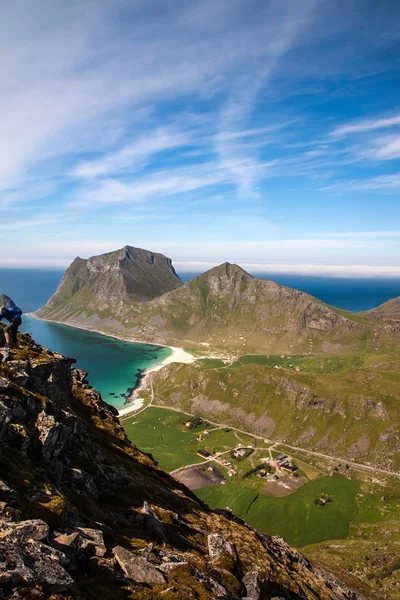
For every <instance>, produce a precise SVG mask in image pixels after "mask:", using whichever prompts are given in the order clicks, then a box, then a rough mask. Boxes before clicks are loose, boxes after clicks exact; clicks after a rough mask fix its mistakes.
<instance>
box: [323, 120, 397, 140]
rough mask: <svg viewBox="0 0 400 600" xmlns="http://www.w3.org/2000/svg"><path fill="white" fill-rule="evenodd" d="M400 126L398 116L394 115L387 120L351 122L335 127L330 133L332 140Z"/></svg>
mask: <svg viewBox="0 0 400 600" xmlns="http://www.w3.org/2000/svg"><path fill="white" fill-rule="evenodd" d="M399 126H400V115H394V116H392V117H387V118H381V117H380V118H379V117H378V118H375V119H363V120H358V121H352V122H351V123H346V124H344V125H340V126H339V127H336V128H335V129H334V130H333V131H332V132H331V134H330V135H331V136H332V137H333V138H342V137H346V136H348V135H352V134H356V133H365V132H368V131H375V130H376V129H389V128H391V127H399Z"/></svg>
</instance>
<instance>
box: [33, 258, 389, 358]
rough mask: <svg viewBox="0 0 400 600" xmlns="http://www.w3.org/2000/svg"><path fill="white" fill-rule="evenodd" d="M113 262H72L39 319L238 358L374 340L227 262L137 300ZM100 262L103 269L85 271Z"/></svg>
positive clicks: (359, 321)
mask: <svg viewBox="0 0 400 600" xmlns="http://www.w3.org/2000/svg"><path fill="white" fill-rule="evenodd" d="M142 252H145V251H142ZM104 257H106V258H104ZM116 257H117V258H118V253H111V254H109V255H104V256H103V257H95V258H96V260H95V259H89V261H86V262H85V263H84V264H83V262H82V261H81V259H76V261H74V263H73V264H72V265H71V267H69V269H68V270H67V272H66V274H65V277H64V279H63V281H62V283H61V285H60V288H59V289H58V290H57V292H56V294H55V295H54V296H53V297H52V298H50V300H49V302H48V303H47V305H46V306H45V307H43V308H42V309H40V310H39V311H38V313H37V314H38V316H39V317H41V318H44V319H49V320H58V321H63V322H66V323H70V324H77V325H80V326H84V327H88V328H94V329H98V330H101V331H104V332H106V333H111V334H112V333H118V334H123V335H124V336H126V337H127V338H129V337H130V338H131V339H138V340H144V341H148V342H155V343H161V344H172V345H173V344H178V345H185V346H189V347H193V346H194V347H196V346H197V347H198V346H199V345H200V344H201V345H203V346H205V347H207V346H210V347H211V348H221V349H222V348H223V349H226V350H229V351H231V352H232V351H233V352H236V353H244V352H248V351H252V352H267V353H269V352H287V353H309V352H339V351H342V350H343V349H347V350H351V351H356V350H357V351H358V350H362V351H364V350H365V349H366V348H370V347H371V346H372V344H374V345H375V346H376V345H377V343H378V342H377V341H376V340H375V341H374V340H373V338H374V324H372V323H371V321H369V320H368V319H365V318H364V317H360V316H357V315H354V314H352V313H346V312H345V311H341V310H339V309H335V308H332V307H330V306H327V305H326V304H324V303H322V302H320V301H319V300H317V299H316V298H313V297H312V296H310V295H308V294H306V293H304V292H301V291H299V290H295V289H291V288H288V287H285V286H281V285H278V284H277V283H275V282H273V281H266V280H263V279H257V278H255V277H252V276H251V275H249V274H248V273H246V271H244V270H243V269H241V268H240V267H239V266H237V265H232V264H229V263H224V264H222V265H220V266H219V267H216V268H214V269H211V270H210V271H207V272H206V273H203V274H202V275H200V276H199V277H196V278H195V279H193V280H192V281H190V282H188V283H186V284H184V285H179V284H180V282H179V281H178V282H176V281H175V279H173V281H172V283H173V284H174V288H176V289H173V290H171V291H166V293H164V294H159V295H158V297H156V298H154V299H152V300H151V299H150V300H149V301H147V302H139V300H138V297H137V294H136V295H135V293H130V294H128V293H126V288H124V289H123V290H122V291H121V285H120V280H121V278H120V270H119V269H117V283H118V285H117V284H116V283H115V277H116V275H115V270H116V269H115V264H117V263H118V260H119V259H118V260H117V263H116ZM100 259H102V260H101V264H102V265H103V266H102V268H101V269H93V268H92V267H91V266H90V268H88V265H92V262H95V263H96V264H97V261H98V260H100ZM166 260H168V259H166ZM105 261H106V262H105ZM103 263H105V264H107V265H108V269H105V268H104V264H103ZM118 264H119V263H118ZM169 268H171V269H172V266H171V265H170V266H169ZM148 269H149V270H148ZM150 272H152V266H148V264H147V263H143V269H142V270H141V271H140V273H139V274H138V277H139V276H140V277H143V282H147V280H148V278H149V273H150ZM143 282H142V284H141V285H142V287H143V285H144V283H143ZM168 283H171V279H170V278H168ZM132 288H133V289H134V290H136V289H137V288H135V287H134V286H132ZM105 290H106V292H105ZM160 291H161V288H160Z"/></svg>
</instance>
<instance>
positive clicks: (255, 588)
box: [243, 571, 261, 600]
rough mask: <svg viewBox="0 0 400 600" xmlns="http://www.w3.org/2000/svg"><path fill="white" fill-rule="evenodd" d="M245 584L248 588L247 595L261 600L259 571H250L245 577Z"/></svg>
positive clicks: (253, 599) (254, 599) (252, 598)
mask: <svg viewBox="0 0 400 600" xmlns="http://www.w3.org/2000/svg"><path fill="white" fill-rule="evenodd" d="M243 584H244V587H245V588H246V593H247V597H248V598H249V599H251V600H260V596H261V590H260V586H259V583H258V572H257V571H249V572H248V573H246V575H245V576H244V577H243Z"/></svg>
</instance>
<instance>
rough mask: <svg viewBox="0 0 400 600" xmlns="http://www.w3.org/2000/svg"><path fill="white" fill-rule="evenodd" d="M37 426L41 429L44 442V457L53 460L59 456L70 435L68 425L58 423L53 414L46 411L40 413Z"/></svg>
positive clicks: (40, 433)
mask: <svg viewBox="0 0 400 600" xmlns="http://www.w3.org/2000/svg"><path fill="white" fill-rule="evenodd" d="M36 427H37V428H38V430H39V439H40V441H41V442H42V455H43V458H45V459H46V460H48V461H49V462H51V461H52V459H53V458H57V456H58V455H59V454H60V452H62V450H63V448H64V445H65V443H66V441H67V439H68V437H69V430H68V427H66V426H65V425H63V424H62V423H58V422H57V421H56V420H55V418H54V417H53V415H47V414H46V413H45V412H41V413H40V414H39V416H38V419H37V421H36Z"/></svg>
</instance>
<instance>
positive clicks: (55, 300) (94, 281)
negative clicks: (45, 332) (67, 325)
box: [38, 246, 182, 323]
mask: <svg viewBox="0 0 400 600" xmlns="http://www.w3.org/2000/svg"><path fill="white" fill-rule="evenodd" d="M181 285H182V281H181V280H180V278H179V277H178V275H177V274H176V272H175V269H174V267H173V266H172V262H171V259H170V258H167V257H166V256H164V255H163V254H158V253H156V252H149V251H148V250H142V249H140V248H133V247H132V246H125V247H124V248H121V250H116V251H115V252H109V253H107V254H102V255H100V256H92V257H91V258H89V259H87V260H85V259H82V258H79V257H78V258H76V259H75V260H74V261H73V263H72V264H71V265H70V266H69V267H68V269H67V270H66V271H65V274H64V277H63V279H62V281H61V283H60V285H59V286H58V289H57V291H56V292H55V294H53V296H52V297H51V298H50V300H49V301H48V302H47V304H46V306H44V307H43V308H42V309H40V310H39V311H38V315H40V316H42V317H43V318H49V319H54V320H62V321H64V320H67V319H73V318H74V317H75V318H76V317H78V315H81V314H83V315H82V316H83V317H84V318H86V319H88V318H89V317H90V316H91V315H93V314H96V315H98V316H100V317H101V319H102V320H103V321H104V322H105V323H107V322H112V321H113V319H115V318H117V319H118V317H120V316H121V315H125V313H126V311H127V310H128V309H129V308H130V306H131V304H132V303H133V302H138V303H142V302H147V301H149V300H153V299H154V298H157V297H158V296H161V295H162V294H165V293H166V292H169V291H171V290H174V289H176V288H178V287H179V286H181Z"/></svg>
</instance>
